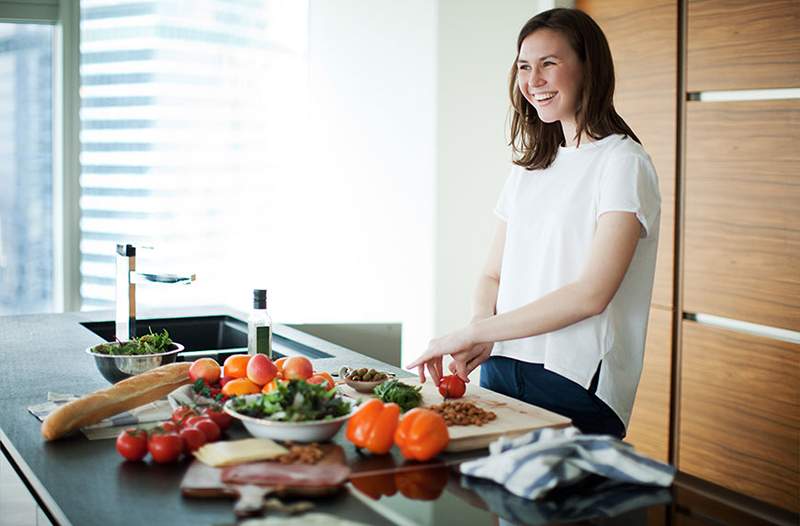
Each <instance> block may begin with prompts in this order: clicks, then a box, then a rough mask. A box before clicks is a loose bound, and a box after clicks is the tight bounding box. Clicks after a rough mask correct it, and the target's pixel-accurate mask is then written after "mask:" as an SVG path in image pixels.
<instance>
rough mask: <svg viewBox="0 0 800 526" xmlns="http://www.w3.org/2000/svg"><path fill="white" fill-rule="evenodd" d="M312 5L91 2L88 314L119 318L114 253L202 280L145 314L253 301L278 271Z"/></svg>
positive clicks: (172, 292)
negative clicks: (278, 215) (274, 238)
mask: <svg viewBox="0 0 800 526" xmlns="http://www.w3.org/2000/svg"><path fill="white" fill-rule="evenodd" d="M306 10H307V7H306V4H305V3H304V2H279V1H269V0H264V1H258V0H241V1H230V0H226V1H223V0H197V1H192V2H187V1H182V0H159V1H150V2H146V1H145V2H141V1H138V2H127V1H120V0H111V1H109V0H83V1H82V2H81V23H80V28H81V49H80V52H81V53H80V54H81V68H80V73H81V88H80V95H81V134H80V138H81V153H80V164H81V175H80V186H81V194H80V211H81V219H80V235H81V241H80V253H81V261H80V273H81V287H80V292H81V300H82V308H84V309H93V308H110V307H111V306H112V305H113V300H114V253H115V252H114V248H115V244H116V243H117V242H119V241H125V242H130V243H133V244H136V245H146V246H153V247H154V248H155V250H153V251H145V252H139V254H138V256H139V258H138V262H137V265H138V267H137V268H139V269H144V268H145V267H147V268H148V269H149V270H152V271H166V272H182V271H188V272H193V273H195V274H197V276H198V279H197V281H196V283H195V284H194V285H192V286H191V287H181V288H180V289H178V288H176V287H164V286H148V287H147V290H141V291H140V292H139V295H138V296H137V301H138V302H139V303H140V304H142V305H147V304H153V305H159V306H165V305H188V304H192V303H195V304H197V303H206V304H208V303H228V304H237V303H242V301H240V300H244V301H246V300H247V299H248V295H247V294H248V292H247V289H248V288H252V287H253V286H254V285H256V284H257V283H256V281H257V280H258V279H259V277H260V276H262V275H263V274H264V273H267V272H268V271H269V263H266V264H264V263H262V266H260V267H259V266H258V265H252V264H247V263H246V262H248V261H261V262H265V261H267V258H266V254H267V251H268V250H269V248H270V247H269V244H268V242H267V240H268V239H269V237H270V231H271V230H272V229H274V228H276V227H277V226H278V225H277V224H275V222H274V221H273V219H274V217H275V214H274V213H272V212H274V210H276V209H278V208H279V207H280V206H281V205H280V199H279V196H280V195H281V189H280V187H281V184H283V183H282V182H281V181H282V180H285V179H286V178H285V177H280V178H279V177H278V174H281V175H285V174H288V173H291V169H290V165H289V163H290V161H292V158H293V156H294V155H296V153H294V152H295V150H296V146H294V145H293V144H292V142H294V141H296V139H295V137H297V134H294V133H292V131H293V129H295V128H296V127H297V126H299V125H300V124H299V123H298V122H296V121H297V119H296V118H295V117H296V116H295V114H294V113H293V111H294V110H295V109H296V108H297V107H298V106H300V105H301V103H302V100H301V99H300V97H301V93H302V90H301V89H298V86H300V85H302V84H303V82H304V78H305V68H306V66H305V45H306V32H307V27H306V25H307V20H306Z"/></svg>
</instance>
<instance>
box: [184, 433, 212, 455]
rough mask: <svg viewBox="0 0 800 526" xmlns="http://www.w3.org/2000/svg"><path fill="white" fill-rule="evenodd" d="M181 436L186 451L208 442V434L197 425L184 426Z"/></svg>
mask: <svg viewBox="0 0 800 526" xmlns="http://www.w3.org/2000/svg"><path fill="white" fill-rule="evenodd" d="M180 437H181V441H182V442H183V450H184V451H185V452H186V453H190V452H192V451H196V450H197V449H198V448H200V447H202V446H203V445H204V444H205V443H206V435H204V434H203V432H202V431H200V430H199V429H197V428H196V427H184V428H183V429H181V433H180Z"/></svg>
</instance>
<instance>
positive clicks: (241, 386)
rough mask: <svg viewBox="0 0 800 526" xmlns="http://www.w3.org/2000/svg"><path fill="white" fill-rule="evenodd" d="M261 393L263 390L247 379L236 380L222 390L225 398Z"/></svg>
mask: <svg viewBox="0 0 800 526" xmlns="http://www.w3.org/2000/svg"><path fill="white" fill-rule="evenodd" d="M259 392H261V388H260V387H259V386H258V385H256V384H254V383H253V382H251V381H250V380H248V379H247V378H236V379H235V380H231V381H230V382H228V383H226V384H225V386H224V387H223V388H222V394H224V395H225V396H241V395H249V394H258V393H259Z"/></svg>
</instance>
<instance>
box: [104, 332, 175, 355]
mask: <svg viewBox="0 0 800 526" xmlns="http://www.w3.org/2000/svg"><path fill="white" fill-rule="evenodd" d="M171 345H172V339H171V338H170V337H169V333H168V332H167V329H164V330H163V331H161V332H159V333H155V334H154V333H153V330H152V329H150V334H145V335H144V336H140V337H138V338H134V339H132V340H131V341H128V342H119V341H117V342H114V343H103V344H100V345H96V346H95V347H93V348H92V351H93V352H96V353H98V354H111V355H114V356H136V355H141V354H161V353H165V352H167V351H169V348H170V346H171Z"/></svg>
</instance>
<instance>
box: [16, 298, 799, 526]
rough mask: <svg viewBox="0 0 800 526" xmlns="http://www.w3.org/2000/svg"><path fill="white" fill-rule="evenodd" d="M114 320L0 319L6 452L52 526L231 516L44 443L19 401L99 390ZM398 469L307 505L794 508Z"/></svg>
mask: <svg viewBox="0 0 800 526" xmlns="http://www.w3.org/2000/svg"><path fill="white" fill-rule="evenodd" d="M210 314H214V315H217V314H219V315H230V316H234V317H239V318H241V319H245V318H242V316H243V313H241V312H238V311H235V310H232V309H228V308H225V307H194V308H187V309H180V310H177V309H166V310H161V311H153V312H148V316H147V317H148V318H170V317H186V316H204V315H210ZM112 319H113V313H110V312H101V311H97V312H75V313H65V314H44V315H30V316H9V317H0V356H2V357H3V362H4V364H3V365H4V367H2V368H0V386H2V388H3V400H4V403H3V404H1V405H0V446H1V448H2V451H3V453H4V454H5V455H6V457H8V459H9V461H10V462H11V464H12V466H14V468H15V469H16V470H17V473H18V474H19V475H20V478H22V479H23V482H24V483H25V484H26V485H27V487H28V489H29V490H30V491H31V493H32V494H33V495H34V497H35V498H36V500H37V502H38V503H39V505H40V506H41V507H42V508H43V510H44V511H45V513H46V514H47V515H48V516H49V517H50V519H51V520H52V521H53V523H54V524H75V525H81V526H83V525H87V526H90V525H93V524H141V523H150V524H192V525H202V524H232V523H234V520H233V519H234V517H233V514H232V511H231V510H232V507H231V503H230V502H229V501H225V500H201V499H185V498H182V497H181V496H180V494H179V491H178V486H179V484H180V481H181V478H182V477H183V473H184V471H185V469H186V466H187V464H186V463H181V464H175V465H165V466H161V465H156V464H151V463H149V462H147V463H129V462H122V461H121V458H120V457H119V456H118V455H117V453H116V451H115V449H114V447H113V441H110V440H94V441H90V440H87V439H85V438H84V437H83V436H82V435H80V434H76V435H73V436H71V437H68V438H65V439H62V440H59V441H56V442H51V443H45V442H44V441H43V440H42V438H41V435H40V431H39V429H40V424H39V422H38V421H37V420H36V418H35V417H33V416H32V415H31V414H29V413H28V412H27V409H26V408H27V407H28V406H30V405H32V404H36V403H40V402H43V401H45V400H46V397H47V392H48V391H52V392H62V393H75V394H83V393H87V392H91V391H93V390H96V389H99V388H103V387H107V386H108V383H107V382H106V381H105V380H104V379H103V378H102V377H101V376H100V373H99V372H98V371H97V369H96V368H95V365H94V363H93V362H92V359H91V358H90V357H89V356H87V355H86V354H85V352H84V350H85V349H86V348H87V347H89V346H91V345H93V344H96V343H99V342H100V341H102V340H101V338H100V337H99V336H96V335H95V334H93V333H92V332H90V331H89V330H88V329H86V328H84V327H83V326H81V325H80V323H81V322H94V321H106V320H112ZM274 330H275V333H276V334H279V335H284V336H286V337H289V338H292V339H295V340H297V341H301V343H304V344H306V345H309V346H312V347H314V348H317V349H319V350H322V351H324V352H327V353H328V354H331V355H332V357H331V358H325V359H319V360H315V368H316V369H318V370H327V371H338V369H339V368H340V367H341V366H342V365H347V366H354V365H358V366H363V367H375V368H380V369H382V370H388V371H394V372H397V373H399V374H403V375H405V374H407V372H404V371H401V370H398V369H396V368H393V367H391V366H388V365H386V364H383V363H380V362H378V361H376V360H373V359H370V358H367V357H364V356H362V355H360V354H358V353H355V352H353V351H350V350H348V349H345V348H342V347H339V346H336V345H334V344H331V343H329V342H325V341H323V340H320V339H318V338H315V337H313V336H310V335H307V334H304V333H300V332H299V331H295V330H293V329H291V328H288V327H283V326H281V325H276V326H275V328H274ZM244 434H245V432H244V431H243V430H242V429H241V428H239V429H237V428H236V427H235V426H234V428H232V431H231V435H232V436H234V437H237V436H240V435H241V436H244ZM335 441H336V442H338V443H340V444H341V445H342V446H343V447H344V449H345V452H346V455H347V457H348V459H349V460H348V461H349V462H350V463H351V464H352V465H353V468H354V470H356V471H357V470H359V469H362V468H363V469H367V468H369V467H370V464H374V463H378V464H381V465H385V464H390V465H392V464H394V465H401V464H403V461H402V459H401V458H400V457H399V454H397V452H396V448H395V450H393V453H394V455H395V456H394V457H388V458H384V459H377V460H376V459H369V458H364V457H360V456H358V455H357V454H356V452H355V450H354V448H353V447H352V445H349V444H346V443H345V441H344V440H342V438H341V434H340V436H338V437H337V438H336V439H335ZM484 454H486V451H485V450H483V451H476V452H471V453H469V454H462V455H445V456H443V457H442V460H443V461H444V462H445V463H448V464H452V463H457V462H458V461H459V460H461V459H462V458H465V457H471V456H480V455H484ZM402 473H403V474H402V475H397V474H391V475H387V476H385V477H377V478H374V479H364V480H363V482H361V483H358V484H356V488H359V489H361V490H363V492H362V491H358V490H357V489H354V488H352V487H348V488H347V490H346V491H343V492H342V493H340V494H339V495H337V496H335V497H330V498H326V499H323V500H320V501H318V502H317V506H316V509H315V511H318V512H324V513H331V514H335V515H337V516H340V517H344V518H347V519H349V520H353V521H360V522H363V523H365V524H391V523H396V524H444V523H449V522H452V520H453V518H454V517H458V521H459V523H460V526H469V525H471V524H496V521H497V517H498V516H499V517H500V518H502V519H505V520H509V521H512V522H513V523H519V524H548V523H552V522H558V523H576V522H575V521H576V520H582V519H586V518H587V516H586V515H585V513H586V510H587V509H588V510H589V511H590V516H595V517H606V518H605V519H602V520H596V519H592V521H591V523H592V524H670V523H672V520H680V519H681V517H683V519H686V520H689V521H690V522H691V521H694V522H691V523H692V524H719V523H724V524H728V523H733V524H796V523H797V516H796V515H792V514H788V513H786V512H782V511H781V510H778V509H776V508H773V507H770V506H767V505H765V504H763V503H760V502H758V501H754V500H753V499H750V498H749V497H746V496H744V495H739V494H735V493H733V492H730V491H727V490H724V489H722V488H719V487H717V486H714V485H712V484H709V483H706V482H704V481H701V480H699V479H695V478H693V477H691V476H688V475H685V474H680V473H679V475H678V477H677V478H676V483H675V484H674V485H673V487H672V488H670V489H658V488H633V487H626V488H617V489H611V490H606V491H605V492H598V491H597V490H596V488H581V489H572V490H570V491H565V492H562V493H560V494H556V495H553V496H552V497H550V498H548V499H547V500H544V501H539V502H531V501H526V500H523V499H519V498H517V497H514V496H513V495H511V494H509V493H508V492H506V491H505V490H503V489H502V488H501V487H499V486H496V485H494V484H491V483H488V482H484V481H481V480H477V479H468V478H466V477H461V476H460V475H459V474H458V473H457V472H456V471H455V470H451V469H447V468H442V467H439V468H435V467H434V468H430V467H429V468H427V469H417V470H413V471H405V472H402ZM370 495H371V496H370ZM609 506H610V507H609ZM580 513H584V515H581V514H580ZM611 517H614V518H611ZM0 522H2V518H1V517H0ZM582 523H583V524H586V523H587V522H582Z"/></svg>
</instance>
